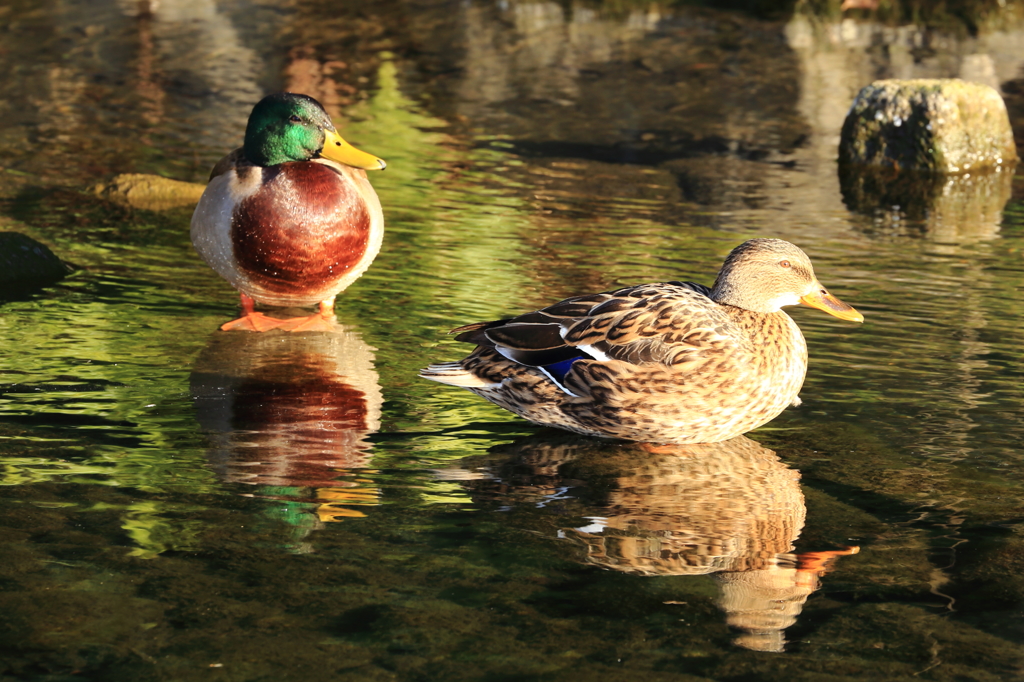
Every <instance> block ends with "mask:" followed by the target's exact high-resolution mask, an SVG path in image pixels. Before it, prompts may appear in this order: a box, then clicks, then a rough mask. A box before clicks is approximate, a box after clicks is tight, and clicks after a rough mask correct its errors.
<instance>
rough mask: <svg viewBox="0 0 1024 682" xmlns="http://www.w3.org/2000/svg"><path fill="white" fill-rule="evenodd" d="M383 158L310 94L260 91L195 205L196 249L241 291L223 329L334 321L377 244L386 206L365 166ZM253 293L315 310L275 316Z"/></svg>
mask: <svg viewBox="0 0 1024 682" xmlns="http://www.w3.org/2000/svg"><path fill="white" fill-rule="evenodd" d="M385 166H386V164H385V163H384V161H383V160H382V159H378V158H377V157H376V156H373V155H372V154H367V153H366V152H363V151H360V150H359V149H356V148H355V147H353V146H352V145H351V144H349V143H348V142H346V141H345V140H344V139H342V137H341V136H340V135H339V134H338V131H337V130H336V129H335V127H334V123H333V122H332V121H331V118H330V116H329V115H328V114H327V112H326V111H325V110H324V108H323V106H321V104H320V103H319V102H317V101H316V100H315V99H313V98H312V97H309V96H307V95H300V94H294V93H288V92H285V93H277V94H274V95H270V96H268V97H265V98H263V99H262V100H260V101H259V102H258V103H257V104H256V106H254V107H253V110H252V113H251V114H250V115H249V121H248V124H247V125H246V129H245V142H244V144H243V146H242V147H241V148H240V149H236V150H235V151H233V152H231V153H230V154H228V155H227V156H225V157H224V158H223V159H221V160H220V161H219V162H218V163H217V165H216V166H214V168H213V171H212V173H211V174H210V181H209V184H208V185H207V186H206V190H205V191H204V192H203V195H202V197H201V198H200V200H199V204H198V205H197V206H196V210H195V213H194V214H193V215H192V229H191V234H192V244H193V246H194V247H195V249H196V251H197V252H198V253H199V256H200V257H201V258H202V259H203V260H204V261H206V263H207V264H208V265H209V266H210V267H211V268H213V269H214V271H216V272H217V274H219V275H220V276H221V277H223V278H224V279H226V280H227V281H228V282H229V283H230V284H231V286H233V287H235V289H237V290H238V292H239V294H240V296H241V306H242V316H241V317H240V318H238V319H237V320H233V321H231V322H227V323H225V324H224V325H222V326H221V329H224V330H229V329H242V330H249V331H266V330H268V329H285V330H288V331H308V330H317V329H319V330H325V329H330V328H332V327H333V325H334V324H335V320H334V299H335V297H336V296H337V295H338V294H339V293H340V292H341V291H343V290H344V289H345V288H346V287H348V286H349V285H350V284H352V282H354V281H355V280H356V279H358V278H359V277H360V275H362V274H363V273H364V272H366V269H367V268H368V267H370V263H372V262H373V259H374V258H375V257H376V256H377V253H378V252H379V251H380V246H381V242H382V240H383V236H384V214H383V211H382V210H381V205H380V200H379V199H378V198H377V194H376V193H375V192H374V191H373V187H371V186H370V182H369V180H368V179H367V177H366V170H383V169H384V167H385ZM257 303H259V304H263V305H268V306H277V307H292V306H297V307H306V306H313V305H317V306H318V311H317V312H316V313H314V314H311V315H309V316H306V317H293V318H290V319H278V318H274V317H269V316H267V315H265V314H264V313H261V312H257V311H256V310H255V306H256V304H257Z"/></svg>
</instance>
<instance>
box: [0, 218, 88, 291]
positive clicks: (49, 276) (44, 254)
mask: <svg viewBox="0 0 1024 682" xmlns="http://www.w3.org/2000/svg"><path fill="white" fill-rule="evenodd" d="M70 271H71V268H70V267H68V266H67V265H66V264H65V263H64V262H63V261H62V260H61V259H60V258H58V257H57V256H56V255H54V253H53V251H51V250H50V249H49V248H47V247H46V245H44V244H41V243H39V242H37V241H36V240H35V239H32V238H31V237H29V236H27V235H24V234H21V233H20V232H0V295H2V294H3V293H5V292H9V291H12V290H19V291H20V290H23V289H28V288H35V287H39V286H45V285H47V284H52V283H53V282H56V281H58V280H60V279H63V278H64V276H65V275H67V274H68V273H69V272H70Z"/></svg>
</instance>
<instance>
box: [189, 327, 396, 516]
mask: <svg viewBox="0 0 1024 682" xmlns="http://www.w3.org/2000/svg"><path fill="white" fill-rule="evenodd" d="M373 359H374V356H373V348H371V347H370V346H368V345H367V344H366V343H365V342H364V341H363V340H362V339H361V338H360V337H359V335H358V334H356V333H355V332H352V331H347V330H345V329H344V328H343V327H340V326H339V327H337V328H336V329H335V330H334V331H332V332H328V333H322V332H318V333H310V334H290V335H284V334H281V333H277V332H271V333H267V334H215V335H213V336H212V337H211V339H210V343H209V345H207V347H206V349H205V350H204V351H203V352H202V354H201V355H200V356H199V358H198V359H197V361H196V363H195V366H194V368H193V371H192V375H191V381H190V383H191V388H192V395H193V397H194V398H195V404H196V415H197V419H198V421H199V423H200V425H201V426H202V427H203V429H204V430H205V431H206V432H207V433H208V434H209V437H210V440H211V447H210V455H209V456H210V461H211V464H212V465H213V468H214V470H215V471H216V473H217V474H218V476H220V477H221V478H222V479H224V480H225V481H228V482H230V483H244V484H251V485H259V486H262V487H263V490H268V489H269V488H271V487H275V486H277V487H281V486H283V487H304V488H313V489H314V494H313V501H314V502H315V503H316V504H317V505H318V507H317V512H318V515H319V516H320V519H321V520H325V521H326V520H332V519H334V518H336V517H340V516H361V515H362V514H361V513H360V512H358V511H356V510H354V509H350V508H349V507H351V506H355V505H365V504H373V503H374V502H375V501H376V498H377V493H376V490H375V489H373V488H370V489H367V488H365V487H363V486H362V485H361V483H359V482H358V480H355V474H354V472H353V470H358V469H363V468H365V467H367V466H368V465H369V460H370V457H371V453H370V447H371V446H370V444H369V443H368V442H367V441H366V437H367V436H368V435H369V434H371V433H373V432H375V431H376V430H377V429H378V428H379V427H380V408H381V403H382V402H383V399H382V396H381V392H380V386H379V384H378V379H377V372H376V371H375V370H374V368H373Z"/></svg>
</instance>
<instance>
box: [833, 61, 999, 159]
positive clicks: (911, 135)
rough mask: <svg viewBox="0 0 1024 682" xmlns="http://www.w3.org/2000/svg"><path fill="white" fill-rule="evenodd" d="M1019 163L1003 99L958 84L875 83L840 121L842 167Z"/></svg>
mask: <svg viewBox="0 0 1024 682" xmlns="http://www.w3.org/2000/svg"><path fill="white" fill-rule="evenodd" d="M1016 160H1017V150H1016V146H1015V145H1014V141H1013V131H1012V130H1011V128H1010V119H1009V116H1008V115H1007V113H1006V105H1005V104H1004V103H1003V98H1002V97H1001V96H1000V95H999V93H998V92H996V91H995V90H994V89H992V88H991V87H989V86H987V85H981V84H978V83H968V82H966V81H962V80H960V79H958V78H949V79H925V78H922V79H913V80H880V81H875V82H874V83H872V84H871V85H868V86H867V87H865V88H863V89H862V90H861V91H860V92H859V93H858V94H857V97H856V99H855V100H854V102H853V106H852V107H851V108H850V112H849V113H848V114H847V115H846V120H845V121H844V122H843V130H842V137H841V139H840V142H839V162H840V163H841V164H853V165H865V166H881V167H887V168H893V169H896V170H913V171H925V172H931V173H941V174H952V173H966V172H973V171H976V170H979V169H982V168H990V167H994V166H999V165H1005V164H1012V163H1014V162H1016Z"/></svg>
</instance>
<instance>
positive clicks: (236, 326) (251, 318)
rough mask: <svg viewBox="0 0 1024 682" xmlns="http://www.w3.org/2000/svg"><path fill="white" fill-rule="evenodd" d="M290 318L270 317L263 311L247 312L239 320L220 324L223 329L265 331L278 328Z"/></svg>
mask: <svg viewBox="0 0 1024 682" xmlns="http://www.w3.org/2000/svg"><path fill="white" fill-rule="evenodd" d="M285 322H288V320H279V319H277V318H276V317H268V316H266V315H264V314H263V313H256V312H252V313H247V314H245V315H243V316H242V317H240V318H238V319H237V320H231V321H230V322H225V323H224V324H222V325H221V326H220V328H221V329H222V330H223V331H226V332H227V331H232V330H241V331H247V332H265V331H269V330H271V329H277V328H278V327H280V326H281V325H282V324H283V323H285Z"/></svg>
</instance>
